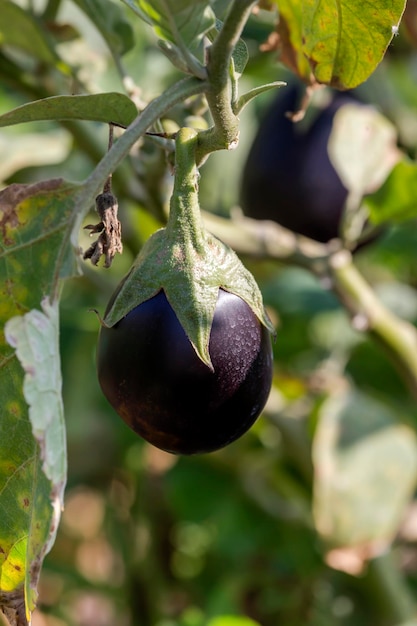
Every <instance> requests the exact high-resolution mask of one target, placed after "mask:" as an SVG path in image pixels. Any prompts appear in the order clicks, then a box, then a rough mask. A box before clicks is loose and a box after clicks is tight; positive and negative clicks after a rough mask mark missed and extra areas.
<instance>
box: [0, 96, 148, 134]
mask: <svg viewBox="0 0 417 626" xmlns="http://www.w3.org/2000/svg"><path fill="white" fill-rule="evenodd" d="M137 113H138V111H137V109H136V106H135V105H134V103H133V102H132V100H131V99H130V98H128V97H127V96H125V95H124V94H121V93H113V92H109V93H100V94H93V95H81V96H51V97H50V98H43V99H42V100H35V101H34V102H28V103H27V104H22V106H19V107H17V108H16V109H13V110H12V111H8V112H7V113H4V114H3V115H0V127H1V126H12V125H13V124H21V123H22V122H32V121H36V120H71V119H72V120H74V119H76V120H89V121H94V122H105V123H106V124H110V123H113V124H116V125H118V126H123V127H126V126H129V124H130V123H131V122H133V120H134V119H135V117H136V116H137Z"/></svg>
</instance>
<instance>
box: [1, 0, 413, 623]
mask: <svg viewBox="0 0 417 626" xmlns="http://www.w3.org/2000/svg"><path fill="white" fill-rule="evenodd" d="M216 4H217V5H218V8H219V7H220V9H221V6H222V5H227V2H222V1H219V2H217V3H216ZM3 5H4V6H6V3H4V2H0V23H1V22H2V20H4V13H2V11H3ZM88 5H89V4H88V3H87V2H77V3H73V2H70V1H68V2H62V3H60V2H59V1H57V2H54V1H50V2H48V3H47V4H46V5H44V4H43V3H41V2H39V3H38V2H28V4H27V5H25V11H26V16H32V18H31V19H29V18H28V20H27V22H28V24H27V28H28V29H32V28H33V27H34V26H33V25H34V23H35V24H36V25H37V28H39V29H40V30H36V32H37V33H38V34H39V33H41V34H42V41H43V42H45V45H44V46H43V47H41V48H37V51H38V54H37V57H36V58H34V56H33V45H34V44H33V45H32V46H31V47H30V48H29V49H27V41H28V39H27V38H28V37H29V36H30V32H31V31H30V30H28V31H27V32H28V33H29V34H28V35H27V38H26V40H25V42H26V43H25V46H23V45H21V46H17V45H16V41H15V40H13V38H12V36H11V35H10V38H11V41H10V40H4V39H1V38H0V113H4V112H6V111H8V110H10V109H12V108H13V107H15V106H18V105H20V104H23V103H26V102H28V101H30V100H35V99H38V98H40V97H46V96H50V95H65V94H70V93H74V92H77V93H78V92H80V93H84V92H87V93H88V92H91V93H97V92H101V91H120V92H123V91H124V89H125V87H126V85H128V86H129V88H130V90H131V91H130V95H131V97H133V99H134V100H135V99H136V102H139V103H140V102H141V101H142V100H145V101H147V100H149V99H150V98H151V97H154V96H155V95H158V94H159V93H161V92H162V91H163V90H164V88H165V87H166V86H167V85H168V84H170V83H172V82H173V81H174V80H175V79H176V78H177V77H178V76H177V72H176V70H173V69H172V66H171V65H170V64H169V62H168V60H167V59H166V58H165V57H164V56H163V55H162V54H161V53H160V52H159V51H158V50H157V48H156V46H155V40H154V36H153V35H152V32H151V31H150V29H148V28H147V27H146V25H144V24H142V23H141V22H140V21H139V20H134V19H131V15H130V13H129V12H128V9H127V8H126V11H125V10H124V8H123V10H122V9H121V8H120V6H119V5H116V4H113V3H112V2H110V0H108V1H106V2H105V10H103V15H105V16H107V17H108V19H103V20H102V21H101V22H100V23H98V24H97V27H95V26H94V25H93V24H92V22H91V21H90V20H89V19H88V15H89V11H88V10H86V9H85V7H86V6H88ZM7 6H8V7H9V9H10V6H9V4H8V5H7ZM116 6H117V10H116V9H115V7H116ZM80 7H81V9H82V10H80ZM107 9H108V11H109V12H107ZM14 10H16V11H18V10H19V9H18V8H17V5H16V7H15V9H14ZM219 12H220V13H221V11H219ZM33 15H34V16H35V18H33ZM120 16H122V18H123V19H122V18H121V17H120ZM110 18H111V19H110ZM4 24H5V23H4V21H3V26H4ZM112 24H113V26H112ZM114 24H117V28H114ZM272 28H273V24H272V19H271V16H270V14H269V13H268V12H261V14H260V15H259V16H258V17H254V18H253V19H251V20H250V22H249V23H248V25H247V28H246V31H245V41H246V43H247V45H248V48H249V51H250V58H249V63H248V66H247V70H246V72H245V77H244V79H243V81H244V84H245V86H247V87H251V86H255V85H258V84H260V83H261V82H262V81H263V80H265V82H268V81H272V80H285V79H286V77H287V76H288V74H287V70H285V69H284V67H283V66H282V65H280V63H279V60H278V58H277V55H276V52H273V51H270V52H261V51H260V48H259V46H260V45H261V44H262V43H263V42H264V41H265V40H266V38H267V36H268V34H269V33H270V32H271V31H272ZM131 29H133V33H132V32H131ZM109 30H110V31H111V33H112V37H111V38H110V39H111V41H110V44H109V36H108V31H109ZM2 32H5V29H3V31H2ZM106 33H107V34H106ZM115 33H116V35H117V36H116V35H115ZM103 35H104V38H105V39H103ZM10 38H9V39H10ZM105 40H106V41H105ZM32 43H33V42H32ZM123 43H126V46H123V45H122V44H123ZM414 43H415V42H413V40H412V38H411V37H407V35H406V34H405V33H404V32H403V30H402V28H400V34H399V36H398V37H396V38H394V40H393V43H392V45H391V47H390V49H389V50H388V54H387V56H386V57H385V59H384V61H383V63H382V64H381V66H380V67H379V68H378V69H377V71H376V72H375V73H374V74H373V75H372V76H371V78H370V79H369V80H368V81H367V82H365V83H364V84H363V85H361V86H360V88H359V91H360V93H361V95H362V96H363V97H364V98H365V99H366V100H367V101H368V102H372V103H373V104H376V105H377V106H378V107H379V108H380V109H381V110H382V111H383V112H384V114H385V115H387V116H388V117H389V118H390V119H391V120H392V121H393V123H394V124H395V125H396V126H397V128H398V131H399V137H400V142H401V144H402V146H403V147H404V149H405V150H406V151H407V152H408V154H409V155H410V156H411V157H412V158H413V157H414V156H415V152H416V147H417V124H416V119H417V117H416V106H417V100H416V96H415V84H414V83H415V68H416V59H417V55H416V50H415V47H414ZM121 53H124V54H123V57H122V58H121V57H120V54H121ZM51 59H52V60H51ZM127 77H128V78H127ZM271 97H272V96H271V95H263V96H262V97H261V98H259V100H257V101H256V102H255V103H253V104H252V105H251V106H249V107H247V109H245V111H244V113H242V116H241V143H240V146H239V148H238V149H237V150H236V151H235V153H233V154H229V153H227V154H226V153H216V154H213V155H212V156H211V157H210V159H209V160H208V162H207V164H206V165H204V167H203V168H202V171H201V173H202V178H201V187H200V190H201V204H202V207H203V208H204V209H206V210H208V211H212V212H215V213H218V214H219V215H223V216H228V215H229V212H230V209H231V207H233V206H234V205H236V203H237V198H238V187H239V176H240V171H241V168H242V164H243V161H244V159H245V156H246V154H247V151H248V148H249V145H250V142H251V139H252V137H253V136H254V133H255V132H256V127H257V124H258V120H259V117H260V114H261V112H262V110H263V109H264V108H265V107H266V106H267V103H268V102H269V99H270V98H271ZM190 116H192V117H193V118H195V116H201V117H202V118H203V119H207V112H206V110H205V108H204V102H201V100H200V99H199V98H195V99H193V100H192V101H190V102H187V105H186V107H178V108H177V109H176V110H174V111H173V112H172V116H171V117H172V119H170V120H169V121H168V120H166V121H165V122H164V123H166V124H168V123H172V122H175V123H176V124H182V123H184V122H185V120H187V119H189V118H190ZM106 133H107V130H106V128H105V127H104V125H100V124H96V123H81V122H76V121H67V122H64V123H61V124H58V123H54V122H42V123H41V122H31V123H30V124H26V125H24V126H17V127H13V128H8V129H4V130H2V131H1V132H0V181H1V184H2V185H3V184H4V185H7V184H9V183H12V182H31V181H38V180H42V179H45V178H49V177H55V176H63V177H64V178H66V179H67V180H73V181H77V182H78V181H81V180H83V179H84V178H85V176H86V174H87V173H88V172H89V171H90V170H91V169H92V168H93V167H94V165H95V164H96V162H97V161H98V160H99V159H100V158H101V156H102V155H103V154H104V152H105V150H106V147H107V136H106ZM33 146H36V147H35V148H34V147H33ZM171 185H172V177H171V175H170V171H169V167H168V166H167V163H166V160H165V157H164V155H163V154H162V153H161V151H160V149H159V148H158V147H156V146H155V145H154V144H153V143H152V142H151V141H149V140H148V139H145V140H143V141H141V142H140V145H138V146H137V147H136V148H135V150H134V151H133V153H132V155H131V157H130V158H129V159H128V160H126V162H124V163H123V164H122V166H121V167H120V168H119V169H118V171H117V172H115V173H114V191H115V193H116V195H117V197H118V199H119V206H120V217H121V221H122V223H123V231H124V246H125V251H124V254H123V256H122V257H120V258H117V259H116V260H115V262H114V264H113V266H112V267H111V268H110V269H109V270H103V269H102V268H100V267H99V268H93V267H91V266H90V265H88V264H87V263H86V264H85V265H84V267H83V269H84V274H83V276H82V277H80V278H77V279H74V280H71V281H70V282H67V284H66V285H65V288H64V293H63V298H62V302H61V349H62V366H63V381H64V404H65V413H66V421H67V433H68V451H69V458H68V463H69V479H68V487H67V493H66V507H65V511H64V513H63V518H62V524H61V527H60V529H59V532H58V537H57V541H56V544H55V546H54V548H53V550H52V552H51V553H50V555H49V556H48V557H47V559H46V561H45V566H44V570H43V573H42V576H41V582H40V590H39V591H40V596H39V610H38V611H37V612H36V613H35V615H34V617H33V624H34V626H63V625H64V624H65V625H68V626H87V625H88V626H110V625H111V626H130V625H131V626H256V625H258V624H259V625H262V626H276V625H277V624H282V625H285V626H336V625H337V626H370V625H372V626H400V625H402V626H406V622H407V624H410V625H411V624H413V623H414V622H413V621H412V619H413V615H414V614H415V609H414V607H413V595H415V593H416V592H417V530H416V528H417V527H416V524H417V507H416V503H415V502H414V501H413V500H412V499H411V501H410V503H409V504H407V506H404V507H403V508H402V509H401V510H399V511H396V515H395V516H394V517H395V519H396V522H395V524H396V526H395V528H394V529H393V532H392V533H391V534H390V536H389V537H386V538H385V540H384V541H383V542H382V544H381V543H379V541H377V542H375V541H374V540H371V539H370V538H369V537H367V539H366V540H364V541H363V542H361V543H360V545H347V546H346V545H337V543H335V544H334V545H332V543H331V541H329V537H327V538H326V535H325V533H319V532H318V528H317V510H315V507H317V506H321V505H318V504H317V503H318V500H317V498H316V495H317V493H316V491H317V472H318V470H319V469H320V464H317V463H315V462H314V458H313V455H312V448H313V446H314V445H316V446H317V445H318V444H317V438H316V435H317V430H318V424H319V423H320V419H321V417H322V415H323V411H325V408H326V406H328V405H327V404H326V403H328V402H329V401H331V400H332V399H335V398H336V399H337V398H338V397H339V396H338V394H339V393H342V392H343V393H348V395H349V393H350V391H349V390H351V391H352V398H353V397H354V398H356V399H357V398H361V397H362V398H363V399H364V401H363V404H362V405H361V407H360V408H361V410H364V407H365V409H366V410H365V414H364V416H363V418H362V419H360V420H359V422H360V424H361V425H362V426H363V423H364V422H366V421H367V416H368V415H369V411H368V408H369V406H372V407H374V408H375V407H378V406H380V407H383V408H384V410H383V411H382V409H381V414H383V415H385V411H386V412H387V414H388V417H387V420H388V421H389V423H390V425H391V426H392V427H394V426H395V427H402V428H403V429H405V430H404V432H407V433H408V434H409V436H410V437H413V436H414V435H413V432H414V431H415V429H416V428H417V409H416V406H415V401H414V400H412V399H411V398H410V397H409V395H408V392H407V389H406V386H405V384H404V381H403V380H402V379H401V377H400V376H399V374H398V373H397V372H396V370H395V369H394V367H393V366H392V364H391V362H390V361H389V360H388V358H387V357H386V355H385V354H384V353H383V352H382V350H381V349H380V348H379V346H378V345H376V344H375V343H374V342H373V341H372V340H371V339H369V338H367V337H366V336H365V335H363V334H360V333H359V332H356V331H354V330H352V328H351V326H350V324H349V320H348V318H347V315H346V313H345V311H344V309H343V308H342V307H341V305H340V303H339V302H338V300H337V299H336V297H335V296H333V295H332V293H331V292H330V291H329V290H328V285H323V284H320V282H319V281H318V280H317V279H316V278H314V277H313V275H312V274H310V273H309V272H308V271H307V270H305V269H301V268H298V267H293V266H287V265H286V264H285V263H283V262H282V263H278V262H274V263H273V262H266V261H263V262H260V261H259V262H258V261H255V260H253V259H244V261H245V262H246V263H247V265H248V267H249V268H250V269H251V271H252V272H253V273H254V275H255V277H256V278H257V280H258V281H259V284H260V286H261V288H262V291H263V294H264V298H265V302H266V305H267V307H268V309H269V311H270V314H271V317H272V319H273V320H274V322H275V323H276V325H277V328H278V338H277V342H276V344H275V345H274V355H275V378H274V389H273V392H272V394H271V399H270V402H269V404H268V406H267V409H266V411H265V413H264V415H263V416H262V417H261V418H260V419H259V420H258V422H257V423H256V424H255V426H254V428H253V429H252V430H251V431H250V432H249V433H248V434H247V435H245V436H244V437H243V438H242V439H241V440H239V441H238V442H236V443H234V444H232V445H231V446H229V447H228V448H226V449H224V450H221V451H219V452H217V453H214V454H210V455H206V456H202V457H192V458H176V457H173V456H171V455H168V454H165V453H163V452H160V451H158V450H156V449H154V448H152V447H151V446H149V445H147V444H145V443H144V442H142V441H141V440H139V439H138V438H137V437H136V436H135V435H134V434H133V433H132V432H131V431H130V430H129V429H128V428H127V426H126V425H125V424H124V423H123V422H122V421H121V420H120V419H119V418H118V417H117V415H115V414H114V412H113V411H112V409H111V408H110V407H109V406H108V404H107V403H106V401H105V399H104V398H103V396H102V394H101V392H100V390H99V387H98V383H97V379H96V371H95V346H96V339H97V332H98V321H97V318H96V316H95V315H94V314H93V313H91V312H90V311H91V309H92V308H96V309H98V310H99V311H100V312H103V311H104V308H105V305H106V303H107V300H108V298H109V296H110V295H111V293H112V292H113V290H114V287H115V286H116V284H117V283H118V282H119V280H120V278H121V277H122V276H123V275H124V274H125V272H126V271H127V269H128V268H129V266H130V264H131V262H132V260H133V258H134V257H135V255H136V254H137V252H138V250H139V249H140V247H141V245H142V243H143V242H144V241H145V240H146V239H147V237H148V236H149V235H150V234H151V232H153V231H154V230H155V229H156V228H157V227H158V226H159V225H160V224H161V223H162V222H163V220H164V210H165V207H166V202H167V199H168V198H169V192H170V188H171ZM92 220H94V217H92V216H90V219H89V221H90V222H91V221H92ZM87 223H88V221H87ZM88 241H89V240H88V238H87V236H86V235H85V234H84V233H81V234H80V242H81V246H82V247H83V248H86V247H87V246H88ZM416 249H417V228H416V224H415V220H411V221H409V222H406V223H403V224H401V225H397V226H395V227H392V228H388V229H386V231H385V232H384V234H383V236H381V237H380V238H379V239H378V240H377V241H375V242H374V243H373V244H372V245H371V246H369V247H367V248H364V249H363V250H361V251H360V252H358V253H357V255H356V263H357V265H358V267H359V268H360V269H361V270H362V272H363V274H364V275H365V276H366V277H367V278H368V280H369V281H370V282H371V283H372V284H373V286H374V287H375V289H376V291H377V293H378V294H379V295H380V297H381V299H382V300H383V301H384V302H385V303H386V305H387V306H388V307H392V308H393V309H394V311H395V312H396V313H398V314H399V315H400V316H402V317H405V318H406V319H408V320H409V321H410V322H412V323H413V324H415V323H416V321H417V270H416V262H415V259H416V252H415V251H416ZM346 390H347V391H346ZM359 404H360V401H359ZM375 410H376V412H377V413H378V409H377V408H376V409H375ZM355 415H356V416H358V413H355ZM376 421H377V420H376ZM374 427H375V428H374ZM380 428H382V429H383V426H381V425H380V424H379V423H378V424H376V425H375V424H374V422H371V423H370V424H368V432H365V433H362V431H361V430H360V429H359V428H358V431H357V432H355V433H354V435H355V436H356V437H358V438H362V437H363V439H362V443H363V444H364V445H365V446H369V450H370V454H371V452H372V450H373V448H372V445H373V444H372V436H373V435H375V431H376V430H378V429H380ZM365 430H366V429H365ZM367 435H369V440H367V439H366V437H367ZM354 440H355V437H354V436H353V437H352V438H351V439H350V440H349V445H351V443H352V441H354ZM323 445H324V444H323ZM345 445H348V444H345ZM329 449H330V448H323V449H317V447H316V448H315V453H316V454H318V455H319V458H322V457H321V456H320V455H321V453H323V455H325V454H327V453H329ZM332 450H333V449H332ZM330 451H331V450H330ZM333 452H334V450H333ZM366 456H367V455H366V454H365V457H366ZM384 461H385V458H384V459H380V462H381V465H382V466H383V465H384ZM355 469H356V470H358V469H359V470H360V469H363V475H362V479H363V492H359V493H358V494H357V500H356V501H355V504H354V508H353V509H352V510H351V511H350V515H352V516H353V517H354V514H355V508H356V511H357V513H358V518H359V519H360V515H359V513H361V512H362V511H361V498H367V495H366V489H367V478H368V477H369V474H368V473H367V472H368V468H367V465H366V463H365V464H364V465H363V468H362V467H361V468H355ZM320 471H321V469H320ZM323 471H324V470H323ZM411 474H412V476H411V477H410V474H409V473H407V471H405V474H404V476H403V475H401V474H399V475H398V477H397V478H396V480H397V481H398V490H399V491H401V489H402V488H405V493H404V499H405V500H407V496H409V495H410V493H411V491H412V489H413V482H414V481H413V476H414V474H415V471H414V469H413V468H411ZM344 478H345V479H346V478H349V476H348V475H345V476H344ZM414 480H415V477H414ZM395 484H396V483H395V480H394V485H395ZM383 487H384V486H383V485H380V486H379V489H378V493H377V494H375V493H373V496H375V497H378V498H379V500H378V506H379V507H381V510H382V511H383V509H384V507H386V509H387V510H388V511H390V507H391V506H392V502H391V501H390V500H387V497H388V493H391V492H388V490H386V491H384V488H383ZM394 489H395V487H394ZM320 502H321V500H320ZM325 506H326V507H330V509H331V506H332V501H331V499H330V500H326V504H325ZM320 513H321V514H322V515H324V514H326V513H329V511H327V510H325V511H323V510H322V511H321V512H320ZM319 517H321V516H320V515H319ZM370 534H371V535H372V529H371V531H370ZM379 539H380V538H379Z"/></svg>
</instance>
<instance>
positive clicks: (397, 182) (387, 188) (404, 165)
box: [365, 159, 417, 224]
mask: <svg viewBox="0 0 417 626" xmlns="http://www.w3.org/2000/svg"><path fill="white" fill-rule="evenodd" d="M416 198H417V164H416V163H415V162H414V161H409V160H406V159H404V160H402V161H400V162H399V163H397V165H396V166H395V167H394V169H393V170H392V172H391V173H390V175H389V176H388V178H387V179H386V181H385V183H384V184H383V185H382V186H381V187H380V188H379V189H378V190H377V191H376V192H375V193H373V194H371V195H370V196H367V197H366V198H365V205H366V207H367V208H368V210H369V214H370V219H371V220H372V222H373V223H374V224H382V223H384V222H400V221H402V220H407V219H411V218H415V217H417V203H416Z"/></svg>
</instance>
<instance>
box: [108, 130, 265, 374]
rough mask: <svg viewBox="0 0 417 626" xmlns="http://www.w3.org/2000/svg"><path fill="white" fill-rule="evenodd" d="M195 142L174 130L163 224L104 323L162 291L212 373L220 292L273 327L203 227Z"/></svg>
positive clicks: (255, 290) (237, 264)
mask: <svg viewBox="0 0 417 626" xmlns="http://www.w3.org/2000/svg"><path fill="white" fill-rule="evenodd" d="M197 142H198V133H197V131H195V130H194V129H191V128H181V129H180V130H179V131H178V134H177V137H176V153H175V182H174V190H173V194H172V197H171V203H170V214H169V219H168V224H167V226H166V228H163V229H161V230H158V231H157V232H155V233H154V234H153V235H152V236H151V237H150V238H149V240H148V241H147V242H146V244H145V245H144V247H143V248H142V250H141V252H140V254H139V255H138V257H137V259H136V260H135V262H134V264H133V266H132V268H131V270H130V272H129V273H128V275H127V276H126V277H125V278H124V279H123V281H122V283H121V284H120V286H119V291H118V292H117V294H116V296H115V298H114V300H113V302H112V304H111V306H110V308H109V310H108V311H107V312H106V315H105V317H104V320H103V322H104V324H105V325H106V326H110V327H111V326H114V325H115V324H116V323H117V322H118V321H120V320H121V319H122V318H123V317H124V316H125V315H127V314H128V313H129V312H130V311H132V310H133V309H134V308H135V307H137V306H138V305H139V304H141V303H142V302H145V301H146V300H149V299H150V298H152V297H153V296H155V295H156V294H157V293H158V292H159V291H160V290H161V289H163V290H164V292H165V295H166V297H167V299H168V301H169V303H170V305H171V307H172V308H173V310H174V311H175V314H176V315H177V317H178V320H179V321H180V323H181V325H182V327H183V328H184V330H185V332H186V334H187V336H188V338H189V340H190V342H191V344H192V345H193V347H194V349H195V351H196V353H197V355H198V356H199V358H200V359H201V360H202V361H203V362H204V363H205V364H206V365H207V366H208V367H210V368H212V364H211V360H210V354H209V339H210V331H211V326H212V322H213V316H214V311H215V308H216V304H217V297H218V292H219V289H220V288H222V289H224V290H225V291H229V292H231V293H233V294H235V295H237V296H239V297H241V298H242V299H243V300H244V301H245V302H246V303H247V304H248V305H249V306H250V307H251V309H252V310H253V312H254V313H255V315H256V316H257V317H258V319H259V320H260V322H261V323H262V324H264V325H265V326H266V327H267V328H268V329H269V330H270V332H271V333H274V328H273V326H272V324H271V322H270V320H269V318H268V316H267V314H266V312H265V309H264V306H263V302H262V295H261V293H260V290H259V287H258V285H257V284H256V281H255V279H254V278H253V276H252V274H251V273H250V272H249V271H248V270H247V269H246V268H245V267H244V266H243V265H242V263H241V261H240V260H239V258H238V257H237V255H236V254H235V253H234V252H233V250H232V249H231V248H229V247H228V246H226V245H225V244H224V243H222V242H221V241H220V240H219V239H217V238H215V237H213V236H212V235H210V233H208V232H207V231H206V229H205V227H204V225H203V222H202V218H201V213H200V207H199V203H198V177H199V173H198V169H197V167H196V164H195V149H196V146H197Z"/></svg>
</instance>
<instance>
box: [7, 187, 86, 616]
mask: <svg viewBox="0 0 417 626" xmlns="http://www.w3.org/2000/svg"><path fill="white" fill-rule="evenodd" d="M78 193H79V187H78V186H76V185H73V184H69V183H66V182H64V181H62V180H60V179H58V180H50V181H45V182H43V183H36V184H33V185H17V184H16V185H11V186H10V187H8V188H6V189H5V190H3V191H2V192H0V229H1V230H0V235H1V238H0V290H1V293H2V298H1V305H0V325H1V327H2V328H4V327H5V333H4V334H3V333H2V334H1V336H0V396H1V398H2V401H1V408H0V609H1V608H2V607H3V608H5V610H6V611H7V612H8V615H9V617H10V619H11V620H12V623H14V624H23V625H24V624H26V623H27V622H29V619H30V613H31V611H32V610H33V608H34V606H35V603H36V585H37V581H38V576H39V571H40V567H41V564H42V561H43V558H44V556H45V554H46V552H47V551H48V550H49V548H50V547H51V545H52V543H53V541H54V536H55V532H56V528H57V523H58V519H59V514H60V509H61V506H62V493H63V489H64V485H65V473H66V451H65V430H64V423H63V411H62V399H61V373H60V362H59V343H58V294H59V290H60V282H61V279H62V278H65V277H68V276H71V275H73V274H74V273H75V272H76V256H75V254H74V250H73V246H72V244H71V233H72V230H73V225H74V220H75V216H76V214H77V212H78V208H79V207H78V202H77V194H78ZM22 607H23V608H22Z"/></svg>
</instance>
